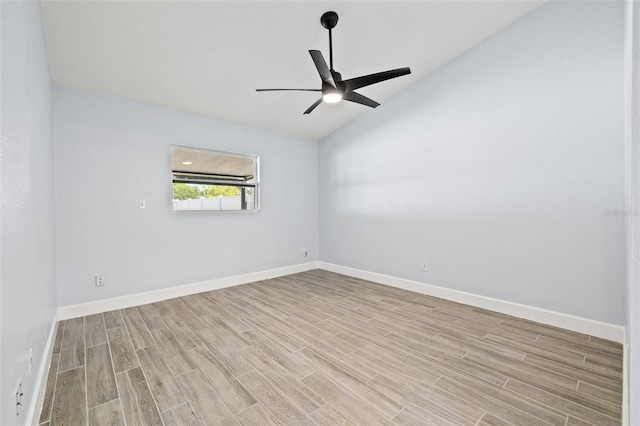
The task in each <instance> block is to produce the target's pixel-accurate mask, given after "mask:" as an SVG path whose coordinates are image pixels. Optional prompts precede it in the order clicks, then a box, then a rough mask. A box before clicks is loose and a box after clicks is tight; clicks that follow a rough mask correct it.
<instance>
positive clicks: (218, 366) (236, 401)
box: [190, 347, 256, 414]
mask: <svg viewBox="0 0 640 426" xmlns="http://www.w3.org/2000/svg"><path fill="white" fill-rule="evenodd" d="M190 356H191V359H193V361H194V363H195V364H196V365H197V366H198V369H199V370H200V372H201V373H202V374H203V375H204V377H205V378H206V379H207V380H208V381H209V383H210V384H211V386H213V387H214V388H215V390H216V392H217V393H218V395H220V398H222V400H223V401H224V402H225V404H227V406H228V407H229V409H230V410H231V412H232V413H234V414H236V413H239V412H240V411H243V410H246V409H247V408H249V407H251V406H252V405H254V404H255V403H256V400H255V399H254V398H253V396H251V394H250V393H249V392H247V390H246V389H245V388H244V387H242V385H241V384H240V382H238V380H237V379H236V378H235V377H234V376H233V374H231V372H229V370H227V369H226V368H225V366H224V365H223V364H222V362H220V361H219V360H218V359H217V358H216V357H215V356H214V355H213V354H212V353H211V351H209V350H208V349H207V348H205V347H199V348H195V349H191V351H190Z"/></svg>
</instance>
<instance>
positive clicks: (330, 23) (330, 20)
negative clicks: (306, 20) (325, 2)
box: [320, 11, 338, 30]
mask: <svg viewBox="0 0 640 426" xmlns="http://www.w3.org/2000/svg"><path fill="white" fill-rule="evenodd" d="M320 23H321V24H322V26H323V27H325V28H326V29H328V30H330V29H332V28H335V27H336V25H338V14H337V13H335V12H334V11H329V12H325V13H324V14H322V16H321V17H320Z"/></svg>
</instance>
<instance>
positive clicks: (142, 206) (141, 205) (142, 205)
mask: <svg viewBox="0 0 640 426" xmlns="http://www.w3.org/2000/svg"><path fill="white" fill-rule="evenodd" d="M138 208H139V209H140V210H144V209H146V208H147V202H146V201H145V200H138Z"/></svg>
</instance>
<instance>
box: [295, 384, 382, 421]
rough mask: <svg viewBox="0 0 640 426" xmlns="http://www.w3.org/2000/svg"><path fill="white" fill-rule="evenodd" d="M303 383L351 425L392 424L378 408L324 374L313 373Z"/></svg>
mask: <svg viewBox="0 0 640 426" xmlns="http://www.w3.org/2000/svg"><path fill="white" fill-rule="evenodd" d="M302 382H303V383H304V384H305V385H307V386H308V387H309V388H311V390H313V391H314V392H315V393H317V394H318V395H320V396H321V397H322V398H323V399H324V400H325V401H327V402H328V403H329V404H331V406H332V407H333V408H334V409H335V410H336V411H338V412H339V413H340V414H341V415H342V416H344V417H346V418H347V419H348V420H349V422H350V423H351V424H359V425H379V424H390V423H391V422H390V421H388V420H387V419H386V417H385V416H384V415H383V414H382V413H380V412H378V410H377V409H376V408H374V407H372V406H370V405H369V404H367V403H366V402H364V401H363V400H361V399H360V398H358V397H357V396H356V395H355V394H353V393H351V392H349V391H348V390H347V389H345V388H343V387H342V386H340V385H338V384H337V383H335V382H333V381H331V380H329V379H328V378H326V377H325V376H324V375H322V374H319V373H313V374H311V375H309V376H307V377H305V378H304V379H302Z"/></svg>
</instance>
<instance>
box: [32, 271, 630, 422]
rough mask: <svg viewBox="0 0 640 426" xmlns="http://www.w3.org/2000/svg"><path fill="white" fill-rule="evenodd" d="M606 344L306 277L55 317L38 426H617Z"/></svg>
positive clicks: (615, 364) (317, 274) (360, 285)
mask: <svg viewBox="0 0 640 426" xmlns="http://www.w3.org/2000/svg"><path fill="white" fill-rule="evenodd" d="M621 392H622V348H621V345H620V344H618V343H614V342H610V341H606V340H602V339H598V338H595V337H590V336H587V335H584V334H578V333H574V332H570V331H566V330H562V329H558V328H554V327H550V326H546V325H543V324H539V323H535V322H531V321H526V320H522V319H518V318H514V317H510V316H507V315H502V314H498V313H494V312H489V311H486V310H483V309H478V308H474V307H472V306H467V305H461V304H458V303H453V302H449V301H446V300H442V299H437V298H433V297H429V296H425V295H421V294H418V293H413V292H409V291H405V290H400V289H396V288H391V287H386V286H383V285H379V284H375V283H371V282H367V281H363V280H358V279H355V278H351V277H346V276H342V275H338V274H335V273H331V272H327V271H323V270H313V271H309V272H305V273H300V274H296V275H290V276H286V277H281V278H277V279H271V280H267V281H261V282H256V283H251V284H246V285H241V286H236V287H230V288H226V289H222V290H215V291H210V292H207V293H201V294H196V295H191V296H185V297H180V298H177V299H171V300H166V301H163V302H158V303H152V304H148V305H143V306H138V307H134V308H127V309H122V310H119V311H111V312H104V313H102V314H97V315H90V316H86V317H83V318H75V319H70V320H66V321H61V322H60V324H59V325H58V328H57V334H56V339H55V347H54V349H53V356H52V364H51V370H50V372H49V375H48V380H47V387H46V396H45V401H44V405H43V408H42V413H41V415H40V423H43V424H46V425H51V426H52V425H61V424H66V425H73V426H76V425H85V424H88V425H120V424H126V425H161V424H165V425H200V424H203V425H237V424H243V425H270V424H274V425H277V424H280V425H298V424H300V425H302V424H319V425H339V424H345V425H352V424H354V425H355V424H362V425H382V424H385V425H393V424H397V425H402V424H407V425H408V424H412V425H417V424H424V425H429V424H435V425H507V424H512V425H534V424H536V425H537V424H544V425H548V424H550V425H558V426H560V425H570V426H578V425H587V424H590V425H595V426H606V425H619V424H621V411H622V410H621V400H622V398H621Z"/></svg>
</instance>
